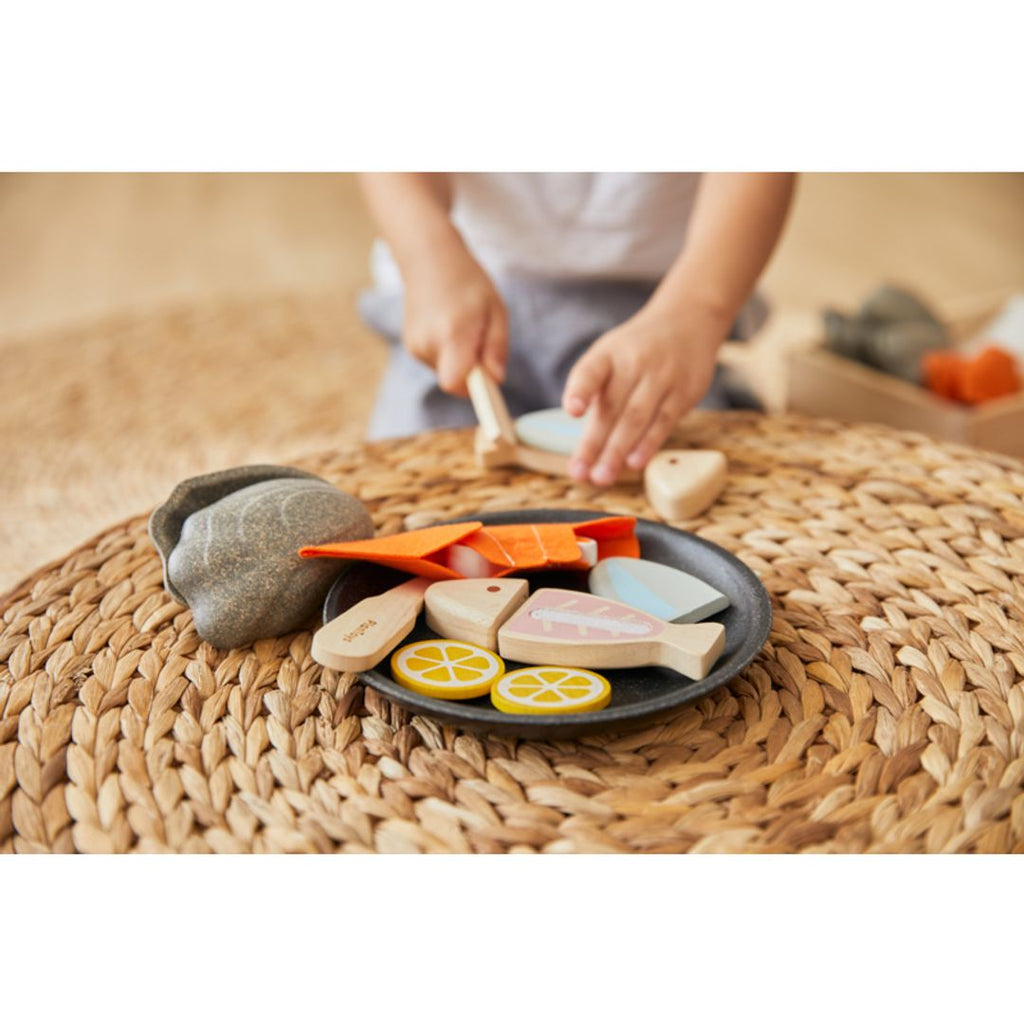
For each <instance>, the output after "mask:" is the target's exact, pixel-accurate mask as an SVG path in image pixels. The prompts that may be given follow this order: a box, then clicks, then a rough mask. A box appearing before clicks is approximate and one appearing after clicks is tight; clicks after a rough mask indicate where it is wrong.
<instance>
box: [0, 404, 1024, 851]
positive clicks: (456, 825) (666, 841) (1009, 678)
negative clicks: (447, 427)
mask: <svg viewBox="0 0 1024 1024" xmlns="http://www.w3.org/2000/svg"><path fill="white" fill-rule="evenodd" d="M675 441H676V442H678V443H680V444H686V445H697V446H716V447H720V448H721V449H722V450H724V451H725V453H726V455H727V456H728V458H729V463H730V477H729V484H728V487H727V489H726V491H725V492H724V494H723V496H722V498H721V500H720V501H718V502H717V503H716V504H715V505H714V506H713V507H712V508H711V509H710V510H709V511H708V512H707V513H706V514H705V516H703V517H702V518H700V519H698V520H694V521H692V522H688V523H686V524H678V525H685V526H686V527H687V528H690V529H693V530H694V531H695V532H696V533H698V534H699V535H700V536H702V537H705V538H707V539H709V540H712V541H715V542H716V543H718V544H721V545H722V546H723V547H725V548H728V549H729V550H730V551H733V552H734V553H735V554H737V555H738V556H739V557H740V558H742V559H743V560H744V561H745V562H746V563H747V564H748V565H750V566H751V567H752V568H753V569H754V571H755V572H757V573H758V575H759V576H760V577H761V579H762V580H763V582H764V584H765V586H766V587H767V588H768V590H769V592H770V593H771V595H772V600H773V604H774V612H775V617H774V624H773V628H772V633H771V636H770V639H769V641H768V643H767V645H766V646H765V648H764V650H763V651H762V653H761V654H760V655H759V657H758V658H757V660H756V661H755V662H754V663H753V664H752V665H751V666H750V667H749V668H748V669H747V670H746V671H745V672H744V673H743V674H742V675H741V676H740V677H738V678H736V679H735V680H733V682H732V683H731V684H729V685H728V686H726V687H724V688H722V689H721V690H719V691H717V692H716V693H714V694H712V695H711V696H709V697H707V698H704V699H702V700H700V701H699V702H697V703H695V704H693V705H691V706H689V707H687V708H685V709H683V710H681V711H680V712H679V713H677V714H675V715H674V716H671V717H667V718H665V719H664V720H662V721H660V722H657V723H655V724H654V725H652V726H649V727H646V728H644V729H643V730H642V731H633V732H625V733H621V734H607V735H597V736H589V737H583V738H581V739H579V740H571V741H557V742H540V741H529V742H527V741H516V740H514V739H510V738H506V737H492V736H478V735H474V734H471V733H463V732H460V731H458V730H457V729H454V728H452V727H441V726H439V725H438V724H437V723H435V722H433V721H431V720H429V719H425V718H421V717H412V716H410V715H409V714H408V713H407V712H406V711H404V710H402V709H400V708H397V707H395V706H393V705H390V704H389V703H388V702H387V701H386V700H385V699H383V698H382V697H380V696H379V695H377V694H376V693H375V692H374V691H373V690H371V689H368V688H366V687H365V686H364V685H363V684H362V683H361V682H360V681H359V680H358V679H357V678H356V677H354V676H352V675H349V674H340V673H337V672H333V671H330V670H322V669H321V668H320V666H318V665H317V664H316V663H315V662H314V661H312V659H311V658H310V653H309V650H310V633H309V632H308V631H307V632H301V633H296V634H293V635H291V636H287V637H284V638H281V639H277V640H267V641H263V642H260V643H257V644H255V645H254V646H253V647H252V648H251V649H244V650H235V651H230V652H218V651H216V650H214V649H212V648H211V647H210V646H209V645H207V644H205V643H202V642H200V641H199V639H198V637H197V636H196V634H195V632H194V629H193V627H192V620H191V616H190V614H189V613H188V611H187V610H184V609H182V608H181V607H180V606H179V605H177V604H176V603H175V602H174V601H172V600H171V599H170V598H169V597H168V595H167V594H166V593H165V592H164V590H163V588H162V585H161V574H160V562H159V559H158V557H157V555H156V553H155V551H154V550H153V548H152V547H151V545H150V543H149V540H148V538H147V536H146V532H145V525H146V521H145V517H139V518H136V519H134V520H132V521H130V522H128V523H126V524H123V525H121V526H118V527H115V528H113V529H110V530H108V531H107V532H106V533H104V534H103V535H101V536H100V537H98V538H97V539H95V540H94V541H92V542H90V543H88V544H86V545H85V546H84V547H82V548H81V549H79V550H78V551H76V552H74V553H73V554H71V555H70V556H68V557H67V558H65V559H64V560H62V561H61V562H60V563H59V564H56V565H54V566H52V567H50V568H47V569H44V570H41V571H40V572H38V573H37V574H36V575H35V576H33V577H32V578H30V579H29V580H28V581H26V583H25V584H24V585H23V586H22V587H21V588H19V589H18V590H17V591H15V593H14V594H13V596H12V597H11V598H10V599H9V600H8V602H7V604H6V606H5V608H4V609H3V629H2V634H0V658H2V659H3V664H4V667H3V669H2V671H0V849H2V850H4V851H7V852H11V851H15V852H35V851H49V850H52V851H73V850H78V851H83V852H86V851H88V852H93V851H95V852H100V851H118V852H119V851H140V852H141V851H195V852H200V851H218V852H219V851H225V852H243V851H336V850H340V851H352V852H357V851H380V852H414V851H426V852H435V851H451V852H470V851H477V852H505V851H524V852H525V851H530V852H532V851H542V852H564V851H582V852H595V851H611V852H627V851H640V852H655V851H666V852H676V851H679V852H681V851H707V852H711V851H744V852H752V851H775V852H788V851H869V850H870V851H984V852H1009V851H1019V850H1022V849H1024V681H1022V676H1024V540H1022V538H1024V467H1022V464H1021V463H1019V462H1017V461H1016V460H1013V459H1009V458H1002V457H999V456H994V455H988V454H986V453H980V452H976V451H971V450H968V449H965V448H957V447H954V446H951V445H944V444H938V443H935V442H933V441H930V440H928V439H926V438H924V437H921V436H919V435H912V434H902V433H897V432H894V431H890V430H887V429H885V428H880V427H868V426H859V427H847V426H841V425H839V424H836V423H831V422H825V421H812V420H806V419H803V418H800V417H795V416H790V417H780V418H762V417H758V416H754V415H749V414H736V413H734V414H696V415H694V416H692V417H690V418H688V420H687V421H686V422H685V425H684V426H683V427H681V428H680V431H679V433H678V435H677V437H676V438H675ZM470 448H471V441H470V434H469V433H468V432H465V431H444V432H439V433H437V434H433V435H424V436H421V437H419V438H416V439H412V440H408V441H403V442H398V443H391V444H382V445H376V446H368V447H361V448H354V449H348V450H346V451H343V452H337V451H334V452H326V453H323V454H320V455H311V456H309V457H307V458H304V459H302V460H301V465H302V467H303V468H305V469H309V470H312V471H314V472H317V473H320V474H322V475H324V476H325V477H327V478H328V479H330V480H332V481H333V482H335V483H336V484H337V485H338V486H340V487H342V488H344V489H346V490H349V491H351V492H353V493H355V494H356V495H358V496H359V497H360V498H361V499H362V500H363V501H364V502H366V504H367V505H368V507H369V508H370V510H371V512H372V513H373V516H374V520H375V523H376V526H377V529H378V531H379V532H393V531H396V530H399V529H402V528H403V526H406V525H424V524H425V523H427V522H429V521H432V520H433V519H440V518H447V517H449V516H457V515H465V514H468V513H471V512H475V511H477V510H482V509H501V508H520V507H543V506H562V507H582V508H601V509H606V510H608V511H613V512H630V513H637V514H641V515H650V514H651V512H650V509H649V508H648V507H647V505H646V503H645V501H644V499H643V496H642V493H641V492H640V490H639V489H638V488H635V487H634V488H629V487H620V488H615V489H612V490H610V491H607V492H599V491H596V490H593V489H591V488H589V487H582V486H578V485H574V484H572V483H570V482H569V481H566V480H559V479H552V478H547V477H543V476H539V475H536V474H530V473H524V472H520V471H512V470H501V471H491V472H487V473H483V472H481V471H480V470H478V469H477V468H476V467H475V465H474V464H473V463H472V460H471V454H470Z"/></svg>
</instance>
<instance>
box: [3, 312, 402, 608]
mask: <svg viewBox="0 0 1024 1024" xmlns="http://www.w3.org/2000/svg"><path fill="white" fill-rule="evenodd" d="M353 302H354V296H352V295H339V296H333V297H320V298H317V297H308V296H307V297H299V296H294V295H293V296H287V295H285V296H276V297H267V298H260V299H255V300H246V301H244V302H232V301H228V300H223V301H220V302H209V303H204V304H203V305H201V306H198V307H194V308H188V307H186V308H182V309H177V310H174V309H172V310H167V311H162V312H154V313H153V314H151V315H148V316H143V317H134V318H111V319H108V320H103V321H100V322H98V323H94V324H91V325H87V326H83V327H77V328H72V329H69V330H66V331H61V332H57V333H52V334H49V335H46V336H36V337H33V338H30V339H28V340H26V341H25V342H23V343H21V344H12V345H9V346H8V347H7V348H6V350H5V352H4V367H5V368H4V382H5V400H4V402H3V403H2V405H0V444H2V446H3V451H4V453H5V455H4V459H3V462H2V465H0V494H2V495H3V509H2V515H0V592H2V591H3V590H6V589H8V588H9V587H11V586H13V585H14V583H15V582H16V581H17V580H18V579H20V578H21V577H22V576H24V575H26V574H27V573H28V572H29V571H30V570H31V569H33V568H34V567H36V566H38V565H40V564H41V563H43V562H45V561H48V560H50V559H53V558H56V557H58V556H59V555H61V554H62V553H64V552H66V551H67V550H69V549H71V548H72V547H74V546H76V545H78V544H79V543H81V542H83V541H84V540H86V539H87V538H88V537H90V536H91V535H93V534H94V533H96V532H98V531H99V530H101V529H102V528H104V527H106V526H108V525H110V524H111V523H112V522H116V521H118V520H120V519H123V518H124V517H126V516H127V515H130V514H134V513H136V512H142V511H145V510H147V509H149V508H151V507H152V506H153V505H155V504H157V503H158V502H160V501H161V500H163V498H164V497H166V495H167V494H168V493H169V491H170V490H171V488H172V487H173V486H174V485H175V483H177V482H178V481H179V480H181V479H183V478H185V477H188V476H193V475H195V474H197V473H204V472H208V471H210V470H213V469H220V468H224V467H227V466H233V465H239V464H242V463H248V462H288V461H289V460H290V459H293V458H295V457H297V456H299V455H301V454H303V453H305V452H309V451H315V450H318V449H322V448H330V447H335V446H339V445H340V446H344V445H345V444H346V443H354V442H356V441H358V440H359V438H360V437H361V436H362V431H363V425H364V423H365V421H366V418H367V416H368V415H369V409H370V404H371V402H372V399H373V394H374V390H375V388H376V382H377V378H378V376H379V374H380V372H381V369H382V367H383V363H384V349H383V345H382V344H380V343H378V342H377V341H376V340H375V339H373V338H372V337H371V336H370V335H368V334H366V333H365V332H364V331H363V330H362V328H361V327H360V326H359V325H358V323H357V322H356V321H355V318H354V317H353V315H352V312H351V310H352V303H353Z"/></svg>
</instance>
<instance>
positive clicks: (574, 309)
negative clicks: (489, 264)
mask: <svg viewBox="0 0 1024 1024" xmlns="http://www.w3.org/2000/svg"><path fill="white" fill-rule="evenodd" d="M496 286H497V288H498V290H499V292H500V293H501V296H502V298H503V300H504V301H505V306H506V309H507V312H508V341H509V345H508V352H509V356H508V365H507V368H506V377H505V383H504V384H503V385H502V393H503V394H504V396H505V401H506V403H507V404H508V408H509V412H510V413H511V415H512V416H513V418H514V417H516V416H521V415H523V414H524V413H527V412H532V411H534V410H536V409H550V408H553V407H554V406H558V405H560V404H561V401H562V391H563V389H564V388H565V381H566V378H567V377H568V375H569V371H570V370H571V369H572V367H573V365H574V364H575V362H576V360H577V359H578V358H579V357H580V356H581V355H582V354H583V353H584V352H585V351H586V350H587V349H588V348H589V347H590V345H591V344H592V343H593V342H594V341H595V340H596V339H597V338H599V337H600V336H601V335H602V334H604V333H605V332H606V331H609V330H611V328H613V327H617V326H618V325H619V324H621V323H623V322H624V321H626V320H628V319H629V318H630V317H631V316H633V315H634V314H635V313H636V312H638V311H639V309H640V308H641V307H642V306H643V305H644V303H645V302H646V301H647V300H648V298H650V295H651V293H652V292H653V291H654V288H655V287H656V282H655V283H650V284H648V283H633V282H618V281H614V282H609V281H547V280H531V279H524V278H507V279H505V280H502V281H497V282H496ZM359 312H360V315H361V316H362V318H363V320H364V321H365V322H366V324H367V325H368V326H369V327H371V328H373V329H374V330H375V331H377V332H378V333H379V334H381V335H383V337H384V338H385V339H386V341H387V342H388V345H389V347H390V349H391V358H390V361H389V363H388V366H387V369H386V371H385V373H384V379H383V381H382V383H381V387H380V391H379V393H378V395H377V402H376V405H375V407H374V410H373V415H372V416H371V419H370V427H369V430H368V431H367V437H368V439H369V440H372V441H376V440H382V439H384V438H388V437H406V436H409V435H411V434H415V433H419V432H420V431H423V430H433V429H437V428H440V427H462V426H472V425H475V424H476V416H475V415H474V414H473V407H472V405H471V404H470V403H469V401H468V400H467V399H464V398H457V397H455V396H454V395H449V394H446V393H445V392H443V391H442V390H441V389H440V388H439V387H438V384H437V377H436V376H435V374H434V371H433V370H431V369H429V368H428V367H427V366H424V365H423V363H421V362H419V361H418V360H417V359H414V358H413V357H412V356H411V355H409V353H408V352H406V350H405V349H404V348H403V347H402V345H401V335H402V296H401V295H400V294H384V293H381V292H378V291H368V292H364V293H363V294H362V295H361V296H360V300H359ZM743 336H745V335H743ZM736 407H743V408H757V402H756V400H754V399H753V398H752V397H751V396H750V395H749V393H748V392H745V391H744V390H743V389H742V388H738V387H737V386H736V385H734V384H731V383H730V381H729V380H728V378H727V375H726V374H725V373H724V372H723V368H722V367H718V369H717V370H716V372H715V379H714V381H713V382H712V384H711V387H710V388H709V390H708V393H707V395H706V396H705V398H704V400H703V401H702V402H701V403H700V408H705V409H706V408H711V409H728V408H736Z"/></svg>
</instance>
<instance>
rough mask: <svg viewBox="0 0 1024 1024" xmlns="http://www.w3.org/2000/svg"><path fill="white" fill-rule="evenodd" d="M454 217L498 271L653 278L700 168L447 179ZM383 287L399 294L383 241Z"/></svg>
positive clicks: (685, 217) (686, 215) (379, 269)
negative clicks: (670, 171)
mask: <svg viewBox="0 0 1024 1024" xmlns="http://www.w3.org/2000/svg"><path fill="white" fill-rule="evenodd" d="M450 178H451V182H452V211H451V218H452V223H454V224H455V226H456V227H457V228H458V229H459V232H460V233H461V234H462V237H463V238H464V239H465V241H466V244H467V245H468V246H469V248H470V251H471V252H472V253H473V254H474V255H475V256H476V258H477V259H478V260H479V262H480V264H481V265H482V266H483V267H484V269H485V270H487V271H488V273H490V274H491V275H492V276H495V277H498V278H500V277H502V276H503V275H505V274H515V275H524V276H536V277H542V278H545V279H548V280H552V279H554V280H557V279H562V280H586V279H590V280H595V279H597V280H599V279H602V278H604V279H613V280H618V281H631V280H632V281H649V282H654V281H657V280H659V279H660V278H661V277H662V276H664V274H665V272H666V271H667V270H668V268H669V267H670V266H671V265H672V263H673V261H674V260H675V258H676V257H677V256H678V255H679V252H680V251H681V249H682V247H683V240H684V238H685V235H686V227H687V224H688V222H689V219H690V211H691V210H692V208H693V201H694V196H695V195H696V192H697V184H698V182H699V180H700V175H699V174H690V173H676V174H661V173H625V174H620V173H606V172H600V173H583V174H577V173H554V174H547V173H536V174H525V173H518V174H465V173H455V174H452V175H450ZM372 268H373V273H374V279H375V281H376V283H377V286H378V287H379V288H382V289H384V290H388V291H390V290H393V289H394V290H400V289H401V277H400V275H399V273H398V268H397V266H396V265H395V263H394V260H393V259H392V257H391V254H390V252H389V251H388V249H387V246H386V245H385V244H384V243H383V242H381V241H378V242H377V243H375V245H374V251H373V256H372Z"/></svg>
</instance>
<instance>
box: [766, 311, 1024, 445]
mask: <svg viewBox="0 0 1024 1024" xmlns="http://www.w3.org/2000/svg"><path fill="white" fill-rule="evenodd" d="M1001 305H1002V303H1001V302H992V301H991V300H989V301H988V302H986V303H984V304H983V305H981V306H978V307H976V308H974V309H973V311H970V310H971V306H972V304H967V310H968V311H965V312H962V313H959V314H957V315H956V316H953V317H949V318H947V320H946V326H947V328H948V329H949V331H950V333H951V334H952V335H953V337H954V338H961V339H966V338H969V337H971V335H972V334H973V333H974V332H975V331H976V330H978V329H979V328H980V327H982V326H983V325H984V324H985V323H986V322H987V321H988V320H990V319H991V318H992V317H993V316H995V314H996V313H997V312H998V311H999V309H1000V308H1001ZM786 376H787V382H786V384H787V387H786V392H787V393H786V408H787V409H789V410H791V411H792V412H802V413H808V414H810V415H813V416H827V417H829V418H831V419H841V420H853V421H857V422H862V423H884V424H886V425H888V426H891V427H899V428H901V429H904V430H917V431H920V432H921V433H924V434H930V435H931V436H933V437H937V438H940V439H942V440H944V441H955V442H958V443H960V444H969V445H974V446H975V447H977V448H986V449H988V450H989V451H995V452H1004V453H1006V454H1008V455H1024V393H1019V394H1016V395H1010V396H1009V397H1007V398H1000V399H996V400H995V401H992V402H986V403H985V404H984V405H981V406H973V407H972V406H967V405H961V404H959V403H957V402H950V401H947V400H946V399H943V398H939V397H938V396H936V395H933V394H932V393H931V392H930V391H928V390H926V389H925V388H923V387H917V386H916V385H914V384H909V383H907V382H906V381H903V380H900V379H899V378H898V377H892V376H890V375H889V374H887V373H881V372H880V371H878V370H874V369H872V368H871V367H869V366H864V365H862V364H861V363H857V362H855V361H854V360H852V359H845V358H844V357H842V356H837V355H835V354H834V353H832V352H830V351H828V350H827V349H825V348H824V347H823V346H822V344H821V340H820V339H817V342H816V343H815V344H812V345H810V346H809V347H801V348H796V349H794V350H793V351H791V352H790V353H789V354H788V356H787V365H786Z"/></svg>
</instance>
